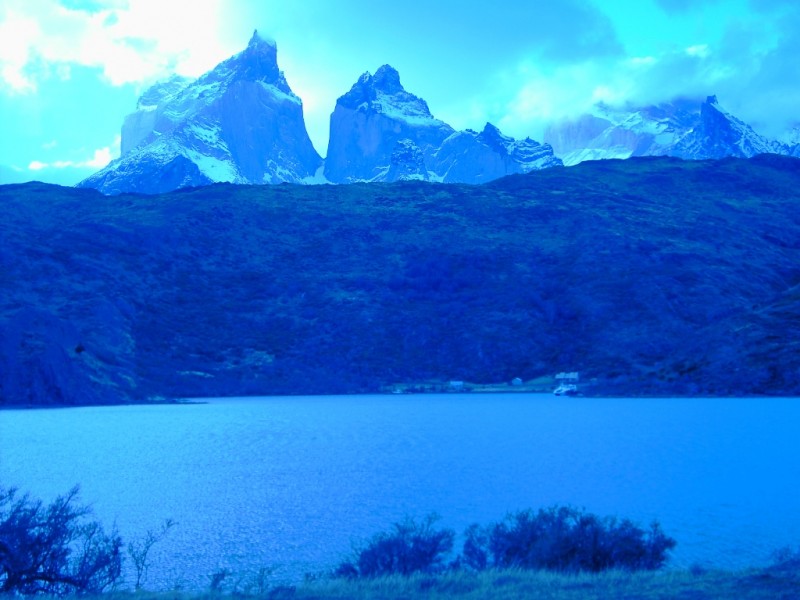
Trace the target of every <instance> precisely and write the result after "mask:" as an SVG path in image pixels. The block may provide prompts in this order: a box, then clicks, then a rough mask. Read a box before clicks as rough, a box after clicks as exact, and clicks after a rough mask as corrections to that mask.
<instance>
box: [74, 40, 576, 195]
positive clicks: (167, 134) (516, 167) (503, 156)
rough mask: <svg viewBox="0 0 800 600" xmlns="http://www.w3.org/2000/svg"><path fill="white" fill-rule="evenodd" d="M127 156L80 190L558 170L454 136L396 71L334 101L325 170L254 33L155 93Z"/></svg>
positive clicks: (145, 101)
mask: <svg viewBox="0 0 800 600" xmlns="http://www.w3.org/2000/svg"><path fill="white" fill-rule="evenodd" d="M121 150H122V155H121V156H120V158H119V159H117V160H115V161H113V162H111V163H110V164H109V165H108V166H107V167H106V168H104V169H102V170H101V171H99V172H98V173H96V174H94V175H92V176H91V177H89V178H88V179H86V180H84V181H83V182H81V183H80V184H79V187H85V188H95V189H98V190H100V191H102V192H103V193H106V194H118V193H122V192H141V193H150V194H155V193H161V192H166V191H170V190H173V189H178V188H183V187H189V186H198V185H207V184H209V183H214V182H230V183H251V184H263V183H280V182H289V183H325V182H331V183H353V182H359V181H398V180H413V179H418V180H425V181H440V182H462V183H483V182H486V181H490V180H492V179H496V178H498V177H503V176H505V175H510V174H514V173H522V172H527V171H530V170H533V169H541V168H545V167H551V166H556V165H561V161H560V160H559V159H558V158H556V157H555V156H554V155H553V151H552V148H550V147H549V146H548V145H546V144H539V143H538V142H535V141H533V140H531V139H525V140H521V141H517V140H514V139H513V138H510V137H507V136H504V135H503V134H502V133H500V131H499V130H497V128H496V127H494V126H493V125H491V124H488V123H487V124H486V127H485V128H484V130H483V132H481V133H477V132H474V131H471V130H467V131H463V132H459V131H456V130H454V129H453V128H452V127H450V126H449V125H448V124H446V123H444V122H443V121H440V120H438V119H436V118H434V117H433V115H432V114H431V112H430V110H429V109H428V105H427V104H426V102H425V101H424V100H423V99H421V98H418V97H417V96H415V95H413V94H411V93H409V92H407V91H406V90H405V89H404V88H403V86H402V84H401V83H400V75H399V74H398V72H397V71H396V70H395V69H393V68H392V67H391V66H389V65H384V66H382V67H381V68H380V69H378V70H377V72H376V73H375V74H374V75H371V74H370V73H364V75H362V76H361V77H360V78H359V80H358V81H357V82H356V83H355V84H354V85H353V87H352V89H351V90H350V91H349V92H348V93H346V94H345V95H343V96H342V97H340V98H339V99H338V101H337V102H336V108H335V110H334V112H333V115H332V116H331V135H330V140H329V146H328V153H327V158H326V160H325V161H323V160H322V158H321V157H320V156H319V155H318V154H317V152H316V150H314V148H313V146H312V144H311V141H310V139H309V137H308V133H307V131H306V128H305V123H304V120H303V105H302V101H301V100H300V98H298V97H297V96H296V95H295V94H294V93H293V92H292V90H291V88H290V87H289V84H288V83H287V82H286V78H285V77H284V75H283V72H282V71H280V69H279V68H278V63H277V48H276V46H275V44H274V43H273V42H270V41H267V40H265V39H263V38H262V37H261V36H259V35H258V32H255V33H254V34H253V37H252V39H251V40H250V43H249V44H248V46H247V48H246V49H245V50H244V51H243V52H241V53H239V54H237V55H236V56H233V57H232V58H230V59H228V60H226V61H224V62H223V63H221V64H220V65H218V66H217V67H215V68H214V69H213V70H211V71H210V72H208V73H207V74H205V75H203V76H202V77H200V78H199V79H197V80H196V81H191V80H187V79H183V78H179V77H173V78H171V79H168V80H167V81H164V82H161V83H158V84H156V85H155V86H153V87H152V88H150V89H148V90H147V91H146V92H145V93H144V94H143V95H142V97H141V98H140V99H139V102H138V106H137V110H136V112H134V113H133V114H131V115H128V117H126V119H125V123H124V125H123V127H122V140H121Z"/></svg>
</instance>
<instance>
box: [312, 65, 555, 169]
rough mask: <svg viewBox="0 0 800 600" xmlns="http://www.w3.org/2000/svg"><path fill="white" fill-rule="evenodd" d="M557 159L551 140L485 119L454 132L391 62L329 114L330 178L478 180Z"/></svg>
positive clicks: (327, 164) (327, 162)
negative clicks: (510, 131)
mask: <svg viewBox="0 0 800 600" xmlns="http://www.w3.org/2000/svg"><path fill="white" fill-rule="evenodd" d="M557 165H561V161H560V160H559V159H557V158H556V157H555V156H554V155H553V150H552V148H551V147H550V146H549V145H546V144H539V143H538V142H535V141H533V140H531V139H530V138H527V139H525V140H522V141H517V140H515V139H514V138H511V137H508V136H505V135H503V134H502V133H500V131H499V130H498V129H497V128H496V127H495V126H493V125H491V124H488V123H487V125H486V127H485V128H484V130H483V131H482V132H481V133H477V132H475V131H472V130H467V131H455V130H454V129H453V128H452V127H451V126H450V125H448V124H447V123H444V122H443V121H440V120H439V119H436V118H434V116H433V115H432V114H431V112H430V110H429V109H428V105H427V103H426V102H425V100H423V99H422V98H419V97H417V96H415V95H414V94H411V93H409V92H407V91H406V90H405V89H404V88H403V86H402V85H401V83H400V75H399V74H398V72H397V71H396V70H395V69H394V68H392V67H391V66H389V65H384V66H382V67H381V68H379V69H378V70H377V71H376V73H375V75H371V74H370V73H364V74H363V75H362V76H361V77H360V78H359V80H358V81H357V82H356V83H355V84H354V85H353V87H352V88H351V89H350V91H349V92H348V93H347V94H345V95H344V96H342V97H341V98H339V100H338V101H337V102H336V109H335V110H334V112H333V114H332V115H331V136H330V141H329V144H328V156H327V158H326V159H325V177H326V178H327V179H328V180H329V181H332V182H335V183H348V182H354V181H396V180H398V179H420V180H429V181H443V182H447V183H456V182H458V183H483V182H486V181H491V180H492V179H497V178H498V177H503V176H504V175H510V174H512V173H523V172H527V171H531V170H534V169H543V168H546V167H552V166H557Z"/></svg>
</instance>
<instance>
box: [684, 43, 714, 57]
mask: <svg viewBox="0 0 800 600" xmlns="http://www.w3.org/2000/svg"><path fill="white" fill-rule="evenodd" d="M686 54H688V55H689V56H699V57H700V58H706V57H708V55H709V54H711V49H710V48H709V47H708V44H697V45H695V46H689V47H688V48H687V49H686Z"/></svg>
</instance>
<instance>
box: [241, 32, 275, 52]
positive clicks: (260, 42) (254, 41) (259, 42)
mask: <svg viewBox="0 0 800 600" xmlns="http://www.w3.org/2000/svg"><path fill="white" fill-rule="evenodd" d="M261 46H267V47H270V48H275V49H277V44H276V43H275V40H273V39H271V38H268V37H266V36H264V35H261V34H260V33H258V29H254V30H253V37H251V38H250V41H249V42H248V43H247V47H248V48H259V47H261Z"/></svg>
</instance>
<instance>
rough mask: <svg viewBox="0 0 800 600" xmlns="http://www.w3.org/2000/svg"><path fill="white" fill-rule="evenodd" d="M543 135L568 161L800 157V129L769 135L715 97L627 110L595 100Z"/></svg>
mask: <svg viewBox="0 0 800 600" xmlns="http://www.w3.org/2000/svg"><path fill="white" fill-rule="evenodd" d="M544 139H545V141H547V143H549V144H550V145H551V146H552V147H553V150H554V151H555V153H556V154H557V155H558V156H559V157H560V158H561V159H562V161H563V162H564V164H565V165H568V166H569V165H575V164H578V163H579V162H583V161H585V160H598V159H608V158H622V159H624V158H630V157H632V156H675V157H678V158H683V159H690V160H702V159H709V158H724V157H729V156H732V157H737V158H750V157H752V156H755V155H757V154H765V153H770V154H785V155H788V156H800V128H796V129H794V130H793V131H792V132H790V133H789V134H788V135H787V138H786V141H785V142H780V141H777V140H771V139H769V138H766V137H764V136H762V135H760V134H758V133H756V132H755V131H754V130H753V128H752V127H750V126H749V125H748V124H747V123H745V122H744V121H742V120H740V119H738V118H737V117H735V116H734V115H732V114H731V113H729V112H727V111H726V110H725V109H724V108H723V107H722V106H721V105H720V103H719V101H718V100H717V97H716V96H709V97H708V98H707V99H706V100H705V102H702V103H700V102H696V101H692V100H676V101H674V102H668V103H663V104H659V105H656V106H645V107H639V108H628V109H618V108H612V107H610V106H607V105H605V104H598V105H596V106H595V107H594V110H593V111H592V112H591V113H589V114H585V115H582V116H581V117H579V118H577V119H573V120H567V121H563V122H560V123H557V124H554V125H552V126H550V127H549V128H548V129H547V130H546V131H545V134H544Z"/></svg>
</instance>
